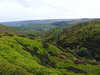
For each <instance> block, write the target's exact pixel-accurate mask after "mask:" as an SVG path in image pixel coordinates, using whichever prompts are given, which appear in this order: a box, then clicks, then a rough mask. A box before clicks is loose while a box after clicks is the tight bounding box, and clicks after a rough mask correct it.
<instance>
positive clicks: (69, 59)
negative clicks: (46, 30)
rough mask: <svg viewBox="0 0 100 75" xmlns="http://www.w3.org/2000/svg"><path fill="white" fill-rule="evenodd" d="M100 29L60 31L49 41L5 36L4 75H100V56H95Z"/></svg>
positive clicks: (1, 50)
mask: <svg viewBox="0 0 100 75" xmlns="http://www.w3.org/2000/svg"><path fill="white" fill-rule="evenodd" d="M83 24H84V25H83ZM99 28H100V25H99V21H96V24H95V22H94V21H93V22H87V23H81V24H79V25H77V26H74V27H71V28H67V29H66V28H65V29H64V30H59V29H56V30H54V31H53V32H51V33H50V34H49V35H48V37H47V36H46V38H39V37H36V38H34V39H30V38H29V37H27V36H24V37H23V36H19V35H16V34H15V35H13V36H9V35H1V37H0V74H1V75H99V74H100V63H99V60H98V58H99V54H98V52H97V53H96V55H92V54H91V50H92V48H93V50H92V51H94V52H95V51H98V50H99V39H100V38H99V37H100V35H99V33H100V31H99ZM58 33H59V34H58ZM94 36H95V37H94ZM81 53H83V54H81ZM81 55H82V56H81Z"/></svg>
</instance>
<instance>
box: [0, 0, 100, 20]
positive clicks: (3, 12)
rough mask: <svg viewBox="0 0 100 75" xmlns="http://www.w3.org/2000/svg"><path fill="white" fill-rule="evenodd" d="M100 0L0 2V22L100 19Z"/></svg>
mask: <svg viewBox="0 0 100 75" xmlns="http://www.w3.org/2000/svg"><path fill="white" fill-rule="evenodd" d="M99 3H100V0H0V21H14V20H32V19H52V18H85V17H90V18H92V17H100V15H99V13H100V10H99V9H100V5H99Z"/></svg>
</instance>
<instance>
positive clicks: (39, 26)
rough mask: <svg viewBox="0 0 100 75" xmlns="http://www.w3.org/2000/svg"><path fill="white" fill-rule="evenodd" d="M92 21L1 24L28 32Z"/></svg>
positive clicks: (70, 20)
mask: <svg viewBox="0 0 100 75" xmlns="http://www.w3.org/2000/svg"><path fill="white" fill-rule="evenodd" d="M89 20H92V19H88V18H85V19H49V20H27V21H15V22H1V23H0V24H4V25H6V26H11V27H18V29H22V30H28V31H39V32H44V31H49V30H52V29H55V28H57V27H60V28H64V27H67V26H71V25H73V24H75V23H78V22H85V21H89Z"/></svg>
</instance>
